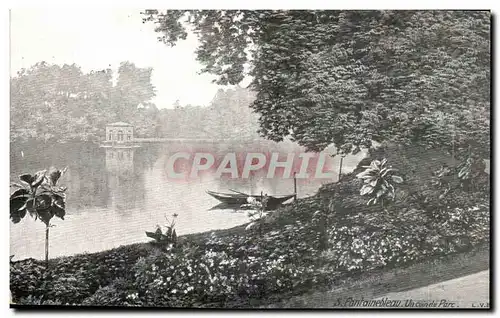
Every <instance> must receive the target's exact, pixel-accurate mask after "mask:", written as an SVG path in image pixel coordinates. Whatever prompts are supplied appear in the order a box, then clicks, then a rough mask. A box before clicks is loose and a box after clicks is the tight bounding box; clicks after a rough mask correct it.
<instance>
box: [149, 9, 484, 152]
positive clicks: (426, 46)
mask: <svg viewBox="0 0 500 318" xmlns="http://www.w3.org/2000/svg"><path fill="white" fill-rule="evenodd" d="M144 20H145V22H147V21H149V22H153V23H155V24H156V31H157V32H158V33H159V34H160V36H159V40H160V41H163V42H165V43H166V44H169V45H175V43H176V42H177V41H179V40H182V39H185V38H186V37H187V35H188V29H189V28H191V29H192V30H193V32H194V33H195V34H197V36H198V37H199V40H200V45H199V47H198V49H197V51H196V54H197V58H198V60H199V61H200V62H201V63H202V64H203V65H204V68H203V69H202V71H203V72H209V73H212V74H216V75H217V76H218V78H217V83H218V84H237V83H240V82H241V81H242V80H243V79H244V78H245V77H246V76H250V77H251V78H252V79H253V82H252V84H251V88H252V89H253V90H255V91H256V94H257V95H256V100H255V101H254V103H253V104H252V108H253V109H254V110H255V111H256V112H257V113H259V114H260V115H261V116H260V132H261V133H262V134H263V135H264V136H265V137H267V138H269V139H272V140H275V141H279V140H282V139H283V138H284V137H286V136H290V137H291V138H292V139H294V140H296V141H297V142H298V143H299V144H302V145H304V146H306V147H307V148H309V149H311V150H321V149H323V148H325V147H326V146H327V145H329V144H331V143H334V144H335V145H336V147H337V149H339V150H340V151H341V152H343V153H350V152H353V151H354V152H356V151H357V150H358V149H359V148H360V147H369V146H370V145H371V143H372V141H377V142H383V141H394V142H397V143H402V144H408V145H412V144H423V145H425V146H426V147H428V148H436V147H437V148H443V149H445V150H447V151H449V152H450V153H452V152H453V153H456V155H458V154H459V153H460V152H461V151H462V152H464V151H465V150H467V152H470V151H472V152H474V153H476V154H477V155H480V156H482V157H483V158H484V157H487V156H489V148H490V146H489V139H490V135H489V134H490V131H489V116H490V12H488V11H296V10H291V11H270V10H269V11H245V10H234V11H231V10H219V11H199V10H194V11H171V10H168V11H165V12H159V11H157V10H146V12H144Z"/></svg>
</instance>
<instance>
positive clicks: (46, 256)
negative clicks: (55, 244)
mask: <svg viewBox="0 0 500 318" xmlns="http://www.w3.org/2000/svg"><path fill="white" fill-rule="evenodd" d="M49 228H50V227H49V225H48V224H47V225H46V227H45V265H46V267H49Z"/></svg>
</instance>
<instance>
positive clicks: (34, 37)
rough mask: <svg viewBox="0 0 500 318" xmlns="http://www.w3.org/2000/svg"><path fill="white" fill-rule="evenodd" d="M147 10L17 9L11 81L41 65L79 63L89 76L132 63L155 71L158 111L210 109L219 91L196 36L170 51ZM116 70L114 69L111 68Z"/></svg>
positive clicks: (12, 29) (13, 18) (14, 12)
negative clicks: (199, 58)
mask: <svg viewBox="0 0 500 318" xmlns="http://www.w3.org/2000/svg"><path fill="white" fill-rule="evenodd" d="M141 10H142V9H135V10H134V9H113V8H104V9H100V10H95V9H90V8H89V9H85V8H79V9H77V10H69V9H67V8H64V9H13V10H12V11H11V15H10V16H11V25H10V41H11V52H10V56H11V59H10V62H11V76H15V75H16V74H17V71H18V70H20V69H21V68H28V67H30V66H32V65H33V64H35V63H37V62H41V61H45V62H48V63H54V64H60V65H62V64H65V63H67V64H73V63H76V64H77V65H79V66H81V67H82V70H83V71H84V72H88V71H90V70H101V69H105V68H108V67H111V68H112V69H113V70H114V71H116V70H117V68H118V66H119V64H120V62H122V61H131V62H133V63H135V64H136V66H138V67H152V68H153V75H152V82H153V85H154V86H155V87H156V95H157V96H156V97H155V98H154V100H153V102H154V103H155V104H156V106H157V107H158V108H171V107H173V106H172V105H173V104H174V102H175V101H176V100H179V102H180V104H181V105H187V104H191V105H200V106H207V105H208V104H209V103H210V101H211V100H212V98H213V97H214V95H215V93H216V92H217V90H218V89H219V88H220V87H219V86H217V85H215V84H212V83H211V81H212V79H213V78H214V77H213V75H210V74H201V75H199V74H198V73H199V71H200V70H201V69H202V66H201V65H200V64H199V63H198V62H196V60H195V53H194V51H195V48H196V47H197V45H198V41H197V39H196V37H195V36H194V35H190V36H189V37H188V39H187V40H185V41H180V42H178V44H177V45H176V46H175V47H173V48H172V47H169V46H167V45H166V44H164V43H162V42H159V41H158V40H157V36H158V34H157V33H155V32H154V25H153V24H148V23H147V24H143V23H142V17H141V14H140V12H141ZM109 65H111V66H109Z"/></svg>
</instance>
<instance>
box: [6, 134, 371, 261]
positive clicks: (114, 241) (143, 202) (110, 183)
mask: <svg viewBox="0 0 500 318" xmlns="http://www.w3.org/2000/svg"><path fill="white" fill-rule="evenodd" d="M21 151H23V153H24V156H22V155H21ZM180 151H184V152H188V153H195V152H205V153H210V154H212V155H213V156H214V157H215V158H216V162H220V161H221V160H222V158H223V157H224V156H225V155H226V154H227V153H228V152H234V153H237V154H238V166H239V167H240V165H242V163H243V162H244V154H246V153H247V152H250V151H252V152H261V153H265V154H266V156H267V155H269V154H270V153H272V152H279V153H282V154H286V153H289V152H296V153H300V152H302V151H303V150H302V149H301V148H300V147H298V146H296V145H294V144H292V143H280V144H276V143H271V142H269V143H262V142H258V143H255V144H252V143H232V144H231V143H213V144H206V143H205V144H202V143H183V142H178V143H168V144H144V145H142V147H140V148H128V149H117V148H100V147H99V145H96V144H92V143H67V144H53V145H47V144H44V143H27V144H12V145H11V166H10V167H11V181H15V180H16V179H17V176H18V175H20V174H22V173H25V172H35V171H37V170H41V169H44V168H49V167H50V166H55V167H65V166H68V167H69V169H68V172H67V173H66V175H65V176H64V177H63V178H62V179H61V183H62V184H63V185H65V186H67V187H68V201H67V217H66V219H65V220H64V221H60V220H54V224H56V227H55V228H54V229H53V230H51V240H50V255H51V257H56V256H62V255H71V254H76V253H81V252H85V251H87V252H95V251H99V250H103V249H109V248H113V247H116V246H119V245H123V244H131V243H136V242H145V241H148V240H149V239H148V238H147V237H146V235H145V231H151V230H154V227H155V225H156V224H163V223H164V221H165V215H172V214H174V213H177V214H179V217H178V222H177V233H178V234H180V235H182V234H187V233H194V232H202V231H208V230H213V229H221V228H229V227H233V226H236V225H239V224H242V223H244V222H246V221H247V220H248V219H247V216H246V213H243V211H241V209H239V208H238V207H236V208H235V207H229V206H224V205H220V202H218V201H217V200H216V199H214V198H212V197H210V196H209V195H207V194H206V190H212V191H217V192H228V191H230V189H234V190H236V191H240V192H244V193H249V194H260V193H261V191H262V192H263V193H267V194H270V195H284V194H291V193H293V191H294V187H293V179H282V178H273V179H269V178H267V177H266V173H267V171H266V169H263V170H261V171H256V172H255V173H253V174H251V175H250V178H248V179H241V178H237V179H233V178H230V177H229V176H228V175H223V176H222V177H220V178H216V177H214V174H213V172H214V169H215V168H214V169H212V170H210V171H206V172H204V173H201V174H200V176H199V177H198V178H194V179H186V180H175V179H171V178H169V176H168V174H167V172H166V171H167V169H166V168H167V162H168V158H169V157H170V156H171V155H172V154H174V153H176V152H180ZM285 156H286V155H285ZM361 158H362V155H358V156H353V157H350V158H346V159H345V160H344V166H343V169H342V170H343V171H345V172H348V171H350V170H351V169H353V168H354V167H355V165H356V164H357V162H358V161H359V160H360V159H361ZM338 163H339V158H333V159H331V158H330V160H329V161H328V162H327V167H326V168H327V169H328V170H334V171H336V170H337V168H338ZM178 168H179V169H180V170H181V171H185V172H189V170H190V164H189V162H185V163H184V164H182V165H180V166H179V167H178ZM332 181H335V180H325V179H298V180H297V187H298V196H299V197H304V196H309V195H313V194H314V193H315V192H316V191H317V189H318V188H319V187H320V186H321V184H323V183H326V182H332ZM215 206H217V207H216V208H214V207H215ZM235 212H238V213H235ZM240 212H241V213H240ZM10 235H11V243H10V246H11V254H15V255H16V257H15V259H21V258H26V257H34V258H43V250H44V246H43V244H44V237H43V235H44V231H43V224H41V223H39V222H38V221H36V222H35V221H34V220H32V219H30V218H26V219H25V220H23V221H22V222H21V223H19V224H13V225H11V230H10Z"/></svg>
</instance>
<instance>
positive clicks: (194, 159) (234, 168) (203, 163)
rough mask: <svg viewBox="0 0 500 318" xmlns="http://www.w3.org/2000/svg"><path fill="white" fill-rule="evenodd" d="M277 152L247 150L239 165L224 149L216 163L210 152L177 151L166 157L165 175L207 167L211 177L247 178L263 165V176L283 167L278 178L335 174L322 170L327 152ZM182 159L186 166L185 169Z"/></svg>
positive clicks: (192, 174) (179, 176) (191, 175)
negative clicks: (282, 157) (283, 153)
mask: <svg viewBox="0 0 500 318" xmlns="http://www.w3.org/2000/svg"><path fill="white" fill-rule="evenodd" d="M279 156H280V153H272V154H271V156H270V158H268V157H267V156H266V155H265V154H263V153H257V152H249V153H247V154H246V156H245V158H244V161H243V164H242V165H241V164H240V167H239V165H238V160H237V155H236V153H227V154H226V155H225V156H224V157H223V158H222V160H221V161H220V163H216V159H215V157H214V155H212V154H210V153H194V154H190V153H188V152H177V153H174V154H173V155H171V156H170V157H169V158H168V160H167V166H166V169H167V174H168V177H169V178H173V179H185V178H187V177H189V178H196V177H198V175H199V174H200V173H202V172H203V171H208V170H215V177H219V178H220V177H221V176H222V175H227V176H229V177H230V178H233V179H236V178H242V179H245V178H249V177H250V174H251V173H252V172H255V171H259V170H263V169H267V174H266V177H267V178H275V177H276V175H277V174H276V172H277V170H278V169H283V170H282V171H283V173H282V174H281V175H280V177H282V178H292V177H293V173H295V178H298V179H307V178H311V177H314V178H316V179H332V178H335V173H334V172H333V171H324V170H325V166H326V161H327V158H328V157H329V156H330V155H329V154H327V153H324V152H321V153H319V154H318V153H300V154H296V153H289V154H288V155H287V156H286V159H280V158H279ZM186 163H187V164H188V166H190V169H186V166H185V164H186ZM188 168H189V167H188ZM292 170H295V171H292ZM311 171H312V173H311Z"/></svg>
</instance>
